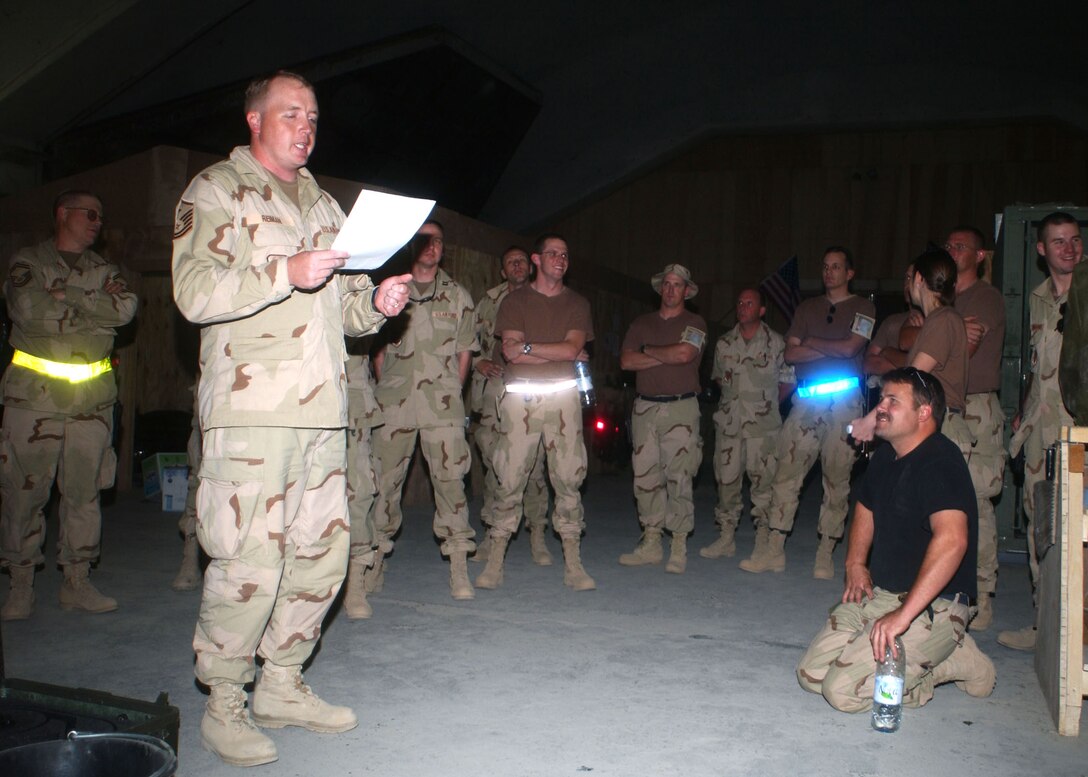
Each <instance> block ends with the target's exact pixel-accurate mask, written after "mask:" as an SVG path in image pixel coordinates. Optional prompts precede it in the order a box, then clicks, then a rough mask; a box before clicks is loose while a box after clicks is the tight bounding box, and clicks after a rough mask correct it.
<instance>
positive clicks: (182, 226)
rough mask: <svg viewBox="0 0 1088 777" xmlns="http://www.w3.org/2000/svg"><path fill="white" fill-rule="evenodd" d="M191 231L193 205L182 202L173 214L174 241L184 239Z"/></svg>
mask: <svg viewBox="0 0 1088 777" xmlns="http://www.w3.org/2000/svg"><path fill="white" fill-rule="evenodd" d="M192 230H193V203H191V202H188V201H186V200H182V201H181V202H179V203H178V209H177V211H176V212H175V213H174V239H175V240H177V239H178V238H179V237H185V235H187V234H189V233H190V232H191V231H192Z"/></svg>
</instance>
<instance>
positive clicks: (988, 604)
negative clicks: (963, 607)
mask: <svg viewBox="0 0 1088 777" xmlns="http://www.w3.org/2000/svg"><path fill="white" fill-rule="evenodd" d="M993 622H994V598H993V597H992V596H990V595H989V594H986V593H981V592H980V593H979V595H978V614H977V615H975V617H974V618H973V619H972V620H971V626H970V628H971V631H986V629H988V628H990V626H991V625H992V624H993Z"/></svg>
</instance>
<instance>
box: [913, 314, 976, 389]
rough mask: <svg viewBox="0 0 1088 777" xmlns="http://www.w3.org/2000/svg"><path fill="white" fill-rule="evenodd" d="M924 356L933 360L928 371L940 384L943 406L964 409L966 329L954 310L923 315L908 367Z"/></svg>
mask: <svg viewBox="0 0 1088 777" xmlns="http://www.w3.org/2000/svg"><path fill="white" fill-rule="evenodd" d="M920 353H924V354H928V355H929V356H930V357H932V358H933V359H935V360H936V362H937V364H936V366H935V367H933V369H931V370H930V372H931V373H932V374H933V376H934V377H935V378H937V380H939V381H940V382H941V387H942V388H943V389H944V401H945V404H946V405H947V406H948V407H949V408H952V409H956V410H963V408H964V406H965V404H966V393H967V392H966V387H967V330H966V329H964V326H963V318H962V317H961V316H960V314H959V313H957V312H956V311H955V310H954V309H953V308H946V307H941V308H937V309H936V310H934V311H933V312H932V313H930V314H929V315H928V316H926V320H925V323H924V324H922V328H921V329H920V330H918V339H916V340H915V341H914V347H913V348H911V349H910V353H908V354H907V364H913V363H914V357H915V356H916V355H917V354H920Z"/></svg>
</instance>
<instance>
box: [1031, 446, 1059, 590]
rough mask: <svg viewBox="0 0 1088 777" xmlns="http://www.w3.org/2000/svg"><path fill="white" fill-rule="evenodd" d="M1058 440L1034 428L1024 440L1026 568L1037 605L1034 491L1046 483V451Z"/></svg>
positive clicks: (1037, 577)
mask: <svg viewBox="0 0 1088 777" xmlns="http://www.w3.org/2000/svg"><path fill="white" fill-rule="evenodd" d="M1057 441H1058V438H1057V437H1055V438H1054V439H1053V440H1047V439H1045V438H1044V437H1043V433H1042V430H1041V429H1038V428H1036V429H1035V430H1033V431H1032V433H1031V434H1029V435H1028V437H1027V439H1025V440H1024V494H1023V502H1024V515H1025V517H1026V518H1027V535H1028V567H1029V569H1030V570H1031V585H1032V598H1033V599H1034V600H1035V603H1036V605H1038V594H1039V592H1038V585H1039V558H1038V556H1036V551H1035V491H1036V488H1037V487H1038V485H1039V484H1040V483H1046V482H1047V479H1046V449H1047V448H1049V447H1050V446H1051V445H1054V444H1055V443H1057Z"/></svg>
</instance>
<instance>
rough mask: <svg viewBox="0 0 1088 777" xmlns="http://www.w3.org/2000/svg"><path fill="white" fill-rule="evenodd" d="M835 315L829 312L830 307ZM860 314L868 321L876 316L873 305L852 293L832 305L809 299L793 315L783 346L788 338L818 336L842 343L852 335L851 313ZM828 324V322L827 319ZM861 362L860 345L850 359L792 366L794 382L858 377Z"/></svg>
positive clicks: (862, 351)
mask: <svg viewBox="0 0 1088 777" xmlns="http://www.w3.org/2000/svg"><path fill="white" fill-rule="evenodd" d="M832 307H834V308H835V312H834V313H832V312H831V308H832ZM856 313H861V314H862V315H863V316H868V317H869V318H875V317H876V308H875V307H874V306H873V303H872V302H870V301H869V300H867V299H865V298H864V297H859V296H857V295H856V294H852V295H850V296H849V297H847V298H846V299H844V300H842V301H841V302H837V303H835V304H834V305H832V304H831V302H829V301H828V299H827V297H813V298H812V299H807V300H805V301H804V302H802V303H801V304H800V305H799V306H798V307H797V312H796V313H795V314H794V316H793V323H792V324H790V328H789V331H787V332H786V343H787V347H788V343H789V340H790V338H791V337H796V338H797V339H799V340H803V339H804V338H806V337H820V338H824V339H827V340H845V339H846V338H848V337H851V336H852V333H851V331H850V327H851V326H853V324H854V314H856ZM829 317H830V318H831V321H830V322H828V320H827V319H828V318H829ZM864 360H865V348H864V346H863V347H861V348H859V349H858V353H857V355H856V356H854V357H853V358H852V359H833V358H831V357H830V356H829V357H827V358H826V359H819V360H817V361H814V362H803V363H799V364H795V365H794V367H795V368H796V370H797V379H798V380H808V379H830V378H846V377H850V376H851V375H856V376H859V377H860V376H861V374H862V366H861V365H862V362H864Z"/></svg>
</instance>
